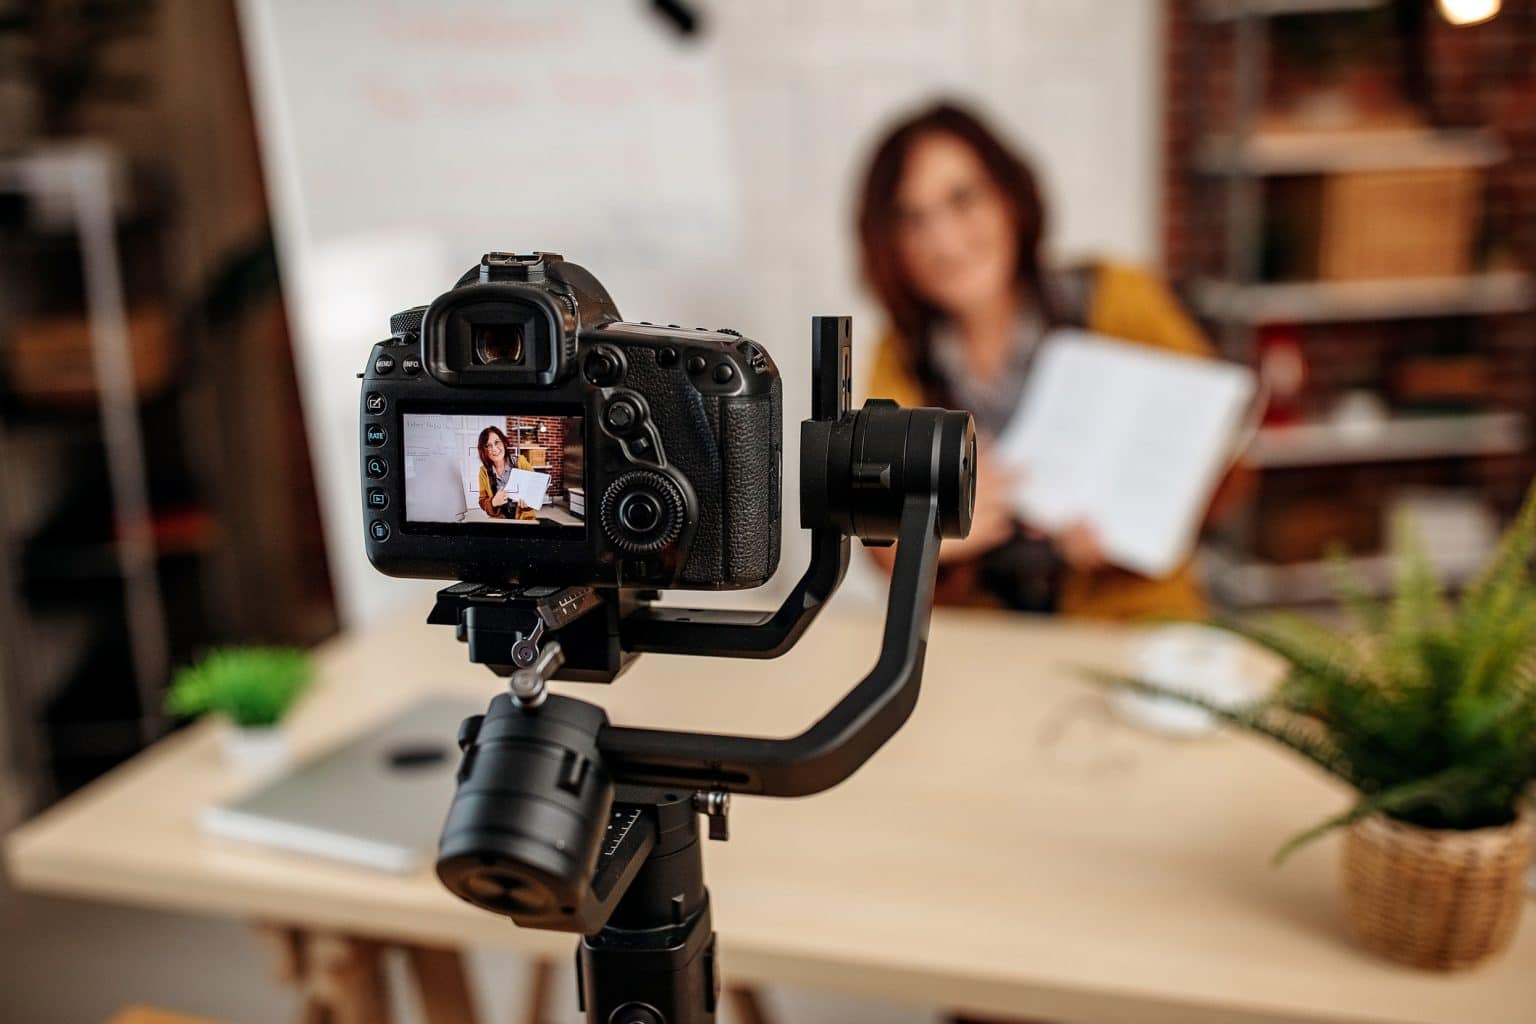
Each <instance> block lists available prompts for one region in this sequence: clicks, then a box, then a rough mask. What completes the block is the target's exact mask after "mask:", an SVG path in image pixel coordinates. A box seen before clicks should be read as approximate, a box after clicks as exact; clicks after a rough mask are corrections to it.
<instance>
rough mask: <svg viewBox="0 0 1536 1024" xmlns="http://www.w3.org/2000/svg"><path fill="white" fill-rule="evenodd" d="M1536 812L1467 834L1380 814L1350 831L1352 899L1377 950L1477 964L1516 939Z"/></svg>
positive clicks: (1348, 894) (1347, 895) (1400, 957)
mask: <svg viewBox="0 0 1536 1024" xmlns="http://www.w3.org/2000/svg"><path fill="white" fill-rule="evenodd" d="M1531 835H1532V816H1531V814H1530V813H1526V814H1523V815H1522V816H1521V817H1520V818H1519V819H1518V820H1517V821H1515V822H1514V823H1512V824H1509V825H1504V826H1501V827H1497V828H1483V829H1475V830H1471V831H1465V832H1459V831H1453V830H1442V829H1427V828H1418V827H1415V826H1413V825H1406V824H1403V823H1402V822H1398V821H1393V820H1392V819H1390V818H1386V817H1382V816H1379V815H1378V816H1375V817H1371V818H1366V819H1365V820H1363V821H1360V822H1358V823H1356V824H1355V825H1353V826H1351V828H1350V829H1349V832H1348V834H1347V835H1346V836H1345V839H1344V863H1343V867H1344V907H1345V913H1346V915H1347V916H1348V919H1349V923H1350V927H1351V929H1352V930H1353V931H1354V933H1355V935H1356V936H1357V937H1358V938H1359V940H1360V941H1361V942H1362V943H1363V944H1364V945H1365V946H1366V947H1367V948H1369V949H1370V950H1372V951H1373V952H1376V953H1379V954H1381V955H1382V956H1385V957H1388V958H1390V959H1392V960H1396V961H1399V962H1400V963H1405V964H1411V965H1412V966H1414V967H1428V968H1433V969H1436V970H1456V969H1458V968H1463V967H1470V966H1472V965H1473V964H1476V963H1478V962H1479V961H1482V960H1484V959H1486V958H1488V957H1490V956H1492V955H1494V954H1495V953H1498V952H1500V951H1501V950H1502V949H1504V947H1505V946H1506V945H1508V944H1509V940H1510V938H1511V937H1512V936H1513V935H1514V931H1515V925H1516V924H1518V923H1519V921H1520V910H1521V908H1522V907H1523V906H1524V905H1525V873H1526V869H1527V867H1528V866H1529V865H1530V862H1531Z"/></svg>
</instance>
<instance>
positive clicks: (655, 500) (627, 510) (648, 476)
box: [601, 470, 687, 555]
mask: <svg viewBox="0 0 1536 1024" xmlns="http://www.w3.org/2000/svg"><path fill="white" fill-rule="evenodd" d="M601 515H602V523H603V532H604V533H605V534H607V535H608V539H609V540H610V541H612V542H613V546H614V547H616V548H618V549H619V550H620V551H623V552H625V553H626V554H631V555H645V554H650V553H651V552H653V551H660V550H661V549H662V548H664V547H666V546H667V545H668V544H671V543H673V542H674V541H676V540H677V538H678V536H679V535H680V534H681V533H682V532H683V519H684V518H685V516H686V515H687V504H686V502H685V500H684V498H683V492H682V490H681V489H680V488H679V487H678V486H677V484H676V483H674V482H673V481H671V480H669V479H667V477H665V476H664V475H662V474H661V473H654V472H651V471H650V470H634V471H631V472H628V473H624V474H623V475H621V476H619V477H618V478H617V479H616V480H614V481H613V482H612V483H611V484H609V485H608V488H607V490H605V491H604V492H603V503H602V512H601Z"/></svg>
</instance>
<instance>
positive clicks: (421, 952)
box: [405, 946, 478, 1024]
mask: <svg viewBox="0 0 1536 1024" xmlns="http://www.w3.org/2000/svg"><path fill="white" fill-rule="evenodd" d="M405 959H406V963H407V964H408V965H409V966H410V971H411V977H412V979H413V980H414V981H415V982H416V991H417V992H418V993H419V994H420V996H421V1010H422V1014H423V1016H425V1017H426V1021H427V1024H475V1021H476V1020H477V1019H478V1018H477V1016H476V1014H475V1002H474V998H473V997H472V996H471V995H470V991H469V973H468V971H466V970H465V965H464V957H463V956H462V955H461V954H460V953H459V951H458V950H456V949H428V948H426V947H424V946H407V947H405Z"/></svg>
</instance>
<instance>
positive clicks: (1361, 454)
mask: <svg viewBox="0 0 1536 1024" xmlns="http://www.w3.org/2000/svg"><path fill="white" fill-rule="evenodd" d="M1525 446H1526V422H1525V417H1524V416H1522V415H1520V414H1519V413H1514V412H1493V413H1480V414H1471V415H1465V416H1399V417H1394V418H1392V419H1388V420H1384V421H1382V422H1380V423H1361V424H1337V423H1308V424H1300V425H1297V426H1285V427H1265V428H1263V429H1262V430H1260V431H1259V432H1258V436H1257V437H1256V438H1255V439H1254V442H1253V444H1252V445H1251V446H1250V447H1249V449H1248V453H1247V462H1248V464H1249V465H1250V466H1253V467H1255V468H1258V469H1281V468H1288V467H1303V466H1330V465H1342V464H1347V463H1361V462H1402V461H1407V460H1416V459H1449V458H1457V457H1460V456H1464V455H1510V454H1516V453H1519V452H1523V451H1524V450H1525Z"/></svg>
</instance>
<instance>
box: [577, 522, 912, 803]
mask: <svg viewBox="0 0 1536 1024" xmlns="http://www.w3.org/2000/svg"><path fill="white" fill-rule="evenodd" d="M939 516H940V508H939V496H938V494H937V493H934V492H929V493H926V494H914V495H911V496H909V497H908V498H907V499H906V501H905V502H904V504H903V506H902V510H901V518H900V523H899V528H898V529H899V532H898V541H897V547H896V565H895V570H894V571H893V573H892V575H891V589H890V596H889V597H888V599H887V606H886V617H885V632H884V635H883V637H882V640H881V644H880V655H879V657H878V659H877V660H876V662H875V666H874V668H873V669H871V670H870V672H869V674H868V675H866V676H865V677H864V678H863V679H862V680H860V682H859V683H858V684H857V685H856V686H854V688H853V689H852V690H850V691H849V692H848V694H847V696H845V697H844V698H843V699H842V700H841V701H839V702H838V703H837V704H836V705H834V706H833V707H832V709H831V710H830V711H828V712H827V713H826V714H825V715H824V716H822V718H821V719H820V720H819V721H817V722H816V723H815V724H814V725H812V726H811V727H810V728H809V729H807V730H805V731H804V732H802V733H800V734H799V735H798V736H793V737H788V738H783V739H762V738H757V737H750V736H732V735H712V734H708V733H687V732H669V731H666V730H659V729H635V728H628V727H623V726H612V725H605V726H604V727H603V728H602V730H601V731H600V732H599V733H598V749H599V751H600V752H601V754H602V757H603V761H604V762H605V763H606V765H607V766H608V770H609V772H610V773H611V774H612V776H613V778H614V781H615V782H620V783H639V784H647V785H656V786H682V787H693V788H706V789H722V790H728V791H731V792H737V793H753V794H758V795H762V796H806V795H808V794H811V793H818V792H820V791H822V790H824V789H829V788H831V787H832V786H835V785H837V784H838V783H839V782H841V781H843V780H844V779H846V778H847V777H848V776H849V775H852V774H853V772H854V771H855V770H857V769H858V768H859V766H860V765H862V764H863V763H864V762H865V761H867V760H869V758H870V757H871V756H872V755H873V754H874V753H875V751H877V750H879V749H880V747H881V746H883V745H884V744H885V742H886V740H888V739H890V738H891V736H893V735H894V734H895V733H896V730H897V729H899V728H901V726H902V723H904V722H905V721H906V720H907V717H908V716H909V715H910V714H911V713H912V709H913V707H914V706H916V704H917V695H918V690H919V687H920V684H921V682H922V675H923V659H924V656H925V655H926V653H927V650H928V620H929V618H930V615H931V613H932V610H933V587H934V582H935V578H936V575H937V572H938V552H939V540H940V524H939ZM843 546H844V556H845V558H846V542H844V545H843Z"/></svg>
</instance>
